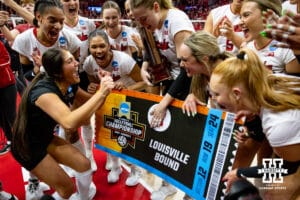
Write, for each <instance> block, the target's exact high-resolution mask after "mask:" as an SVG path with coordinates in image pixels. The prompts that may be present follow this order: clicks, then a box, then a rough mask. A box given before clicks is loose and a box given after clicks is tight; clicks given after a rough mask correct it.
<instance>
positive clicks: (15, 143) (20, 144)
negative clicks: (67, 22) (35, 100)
mask: <svg viewBox="0 0 300 200" xmlns="http://www.w3.org/2000/svg"><path fill="white" fill-rule="evenodd" d="M64 51H66V50H64V49H59V48H51V49H48V50H47V51H46V52H45V53H44V54H43V56H42V64H43V67H44V68H45V71H46V73H39V74H38V75H37V76H36V77H35V78H34V79H33V80H32V82H31V84H29V86H28V87H27V88H26V89H25V91H24V93H23V96H22V99H21V102H20V105H19V110H18V113H17V117H16V120H15V123H14V127H13V137H12V149H13V151H15V152H22V153H20V154H19V155H20V156H21V157H22V159H24V160H28V159H29V158H30V155H31V153H30V150H29V146H28V133H26V128H27V123H28V121H27V120H28V112H27V103H28V96H29V93H30V91H31V89H32V88H33V87H34V86H35V85H36V84H37V82H38V81H39V80H41V79H43V78H44V77H45V76H46V77H47V78H53V79H54V80H60V79H62V71H63V63H64Z"/></svg>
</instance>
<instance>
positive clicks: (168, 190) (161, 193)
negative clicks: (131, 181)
mask: <svg viewBox="0 0 300 200" xmlns="http://www.w3.org/2000/svg"><path fill="white" fill-rule="evenodd" d="M176 192H177V190H176V188H175V187H174V186H173V185H170V184H168V185H166V186H161V187H160V188H159V190H157V191H154V192H152V194H151V197H150V198H151V200H164V199H165V198H166V197H167V196H170V195H173V194H175V193H176Z"/></svg>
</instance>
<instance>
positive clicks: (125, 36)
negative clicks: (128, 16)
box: [104, 25, 139, 56]
mask: <svg viewBox="0 0 300 200" xmlns="http://www.w3.org/2000/svg"><path fill="white" fill-rule="evenodd" d="M104 31H105V32H106V34H107V31H106V30H105V29H104ZM133 34H134V35H139V33H138V32H137V31H136V29H134V28H132V27H129V26H125V25H122V31H121V33H120V34H119V35H118V37H116V38H115V39H114V38H112V37H110V36H109V35H108V34H107V36H108V39H109V44H110V46H111V48H112V49H114V50H119V51H123V52H125V53H127V54H128V55H130V56H131V52H130V49H129V48H128V47H135V48H137V47H136V45H135V43H134V41H133V40H132V39H131V36H132V35H133Z"/></svg>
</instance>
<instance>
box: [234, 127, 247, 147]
mask: <svg viewBox="0 0 300 200" xmlns="http://www.w3.org/2000/svg"><path fill="white" fill-rule="evenodd" d="M241 128H242V130H240V131H239V130H234V131H233V133H232V135H233V138H234V139H235V140H236V141H237V142H238V143H245V142H246V141H247V140H248V138H249V133H248V131H247V129H246V128H245V127H241Z"/></svg>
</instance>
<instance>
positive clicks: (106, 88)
mask: <svg viewBox="0 0 300 200" xmlns="http://www.w3.org/2000/svg"><path fill="white" fill-rule="evenodd" d="M114 87H115V83H114V81H113V79H112V77H111V76H104V77H102V78H101V84H100V88H99V92H100V93H101V94H102V95H104V96H107V95H109V93H110V92H111V90H112V89H113V88H114Z"/></svg>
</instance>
